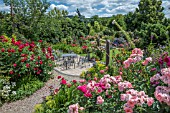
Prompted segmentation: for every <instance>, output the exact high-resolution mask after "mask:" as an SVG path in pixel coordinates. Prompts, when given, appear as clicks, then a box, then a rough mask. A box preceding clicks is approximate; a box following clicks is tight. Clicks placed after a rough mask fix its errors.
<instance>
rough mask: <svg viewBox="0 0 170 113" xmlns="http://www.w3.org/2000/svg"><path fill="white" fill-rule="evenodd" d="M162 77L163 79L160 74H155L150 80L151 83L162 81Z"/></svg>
mask: <svg viewBox="0 0 170 113" xmlns="http://www.w3.org/2000/svg"><path fill="white" fill-rule="evenodd" d="M160 77H161V76H160V74H159V73H157V74H155V75H154V76H153V77H151V78H150V81H151V82H154V81H157V80H159V79H160Z"/></svg>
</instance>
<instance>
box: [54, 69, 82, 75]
mask: <svg viewBox="0 0 170 113" xmlns="http://www.w3.org/2000/svg"><path fill="white" fill-rule="evenodd" d="M54 70H55V71H56V72H58V73H60V74H62V75H67V76H74V77H80V75H72V74H66V73H63V72H61V71H59V70H58V69H56V68H54Z"/></svg>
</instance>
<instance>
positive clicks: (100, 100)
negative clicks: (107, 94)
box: [97, 96, 104, 104]
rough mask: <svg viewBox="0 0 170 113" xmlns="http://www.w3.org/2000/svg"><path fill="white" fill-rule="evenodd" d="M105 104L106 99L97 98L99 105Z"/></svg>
mask: <svg viewBox="0 0 170 113" xmlns="http://www.w3.org/2000/svg"><path fill="white" fill-rule="evenodd" d="M103 102H104V99H103V98H102V97H101V96H98V97H97V104H102V103H103Z"/></svg>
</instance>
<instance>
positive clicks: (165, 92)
mask: <svg viewBox="0 0 170 113" xmlns="http://www.w3.org/2000/svg"><path fill="white" fill-rule="evenodd" d="M169 94H170V87H166V86H157V87H156V90H155V92H154V95H155V98H156V99H157V100H158V101H159V102H160V103H162V102H165V103H166V104H167V105H168V106H170V95H169Z"/></svg>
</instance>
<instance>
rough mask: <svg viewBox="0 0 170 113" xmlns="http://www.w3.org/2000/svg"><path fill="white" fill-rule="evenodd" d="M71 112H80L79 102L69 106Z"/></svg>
mask: <svg viewBox="0 0 170 113" xmlns="http://www.w3.org/2000/svg"><path fill="white" fill-rule="evenodd" d="M69 113H78V103H77V104H73V105H70V106H69Z"/></svg>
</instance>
